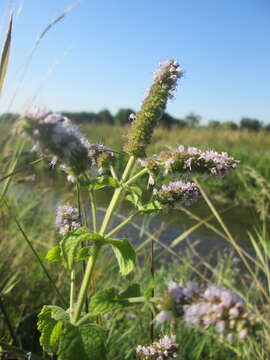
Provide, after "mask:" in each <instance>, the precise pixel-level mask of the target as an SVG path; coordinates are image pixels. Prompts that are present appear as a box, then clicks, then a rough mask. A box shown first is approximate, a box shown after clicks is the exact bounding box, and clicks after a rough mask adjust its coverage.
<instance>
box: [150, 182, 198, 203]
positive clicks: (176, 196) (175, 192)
mask: <svg viewBox="0 0 270 360" xmlns="http://www.w3.org/2000/svg"><path fill="white" fill-rule="evenodd" d="M153 195H154V197H155V198H157V200H158V201H160V202H161V203H162V204H164V205H168V206H173V207H175V206H177V205H180V204H184V205H187V206H188V205H191V204H192V203H194V202H196V201H197V200H199V199H200V190H199V188H198V187H197V185H196V184H195V183H192V182H188V183H184V182H182V181H174V182H170V183H169V185H168V186H166V185H162V187H161V189H159V190H158V189H156V188H155V189H154V190H153Z"/></svg>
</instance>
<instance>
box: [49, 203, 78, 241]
mask: <svg viewBox="0 0 270 360" xmlns="http://www.w3.org/2000/svg"><path fill="white" fill-rule="evenodd" d="M55 225H56V227H57V228H58V232H59V234H61V235H66V234H67V233H68V232H69V231H74V230H76V229H78V228H79V227H81V226H82V225H81V222H80V218H79V211H78V209H77V208H75V207H73V206H71V205H60V206H58V208H57V210H56V219H55Z"/></svg>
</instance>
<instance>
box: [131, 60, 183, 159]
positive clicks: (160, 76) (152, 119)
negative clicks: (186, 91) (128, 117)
mask: <svg viewBox="0 0 270 360" xmlns="http://www.w3.org/2000/svg"><path fill="white" fill-rule="evenodd" d="M182 75H183V71H182V70H181V68H180V66H179V64H178V63H177V62H176V61H174V60H168V61H165V62H163V63H161V67H160V69H158V70H157V71H156V72H155V73H154V83H153V85H152V87H151V89H150V91H149V94H148V95H147V97H146V99H145V100H144V102H143V104H142V107H141V110H140V111H139V112H138V113H137V114H136V117H135V119H134V121H133V123H132V127H131V129H130V133H129V135H128V142H127V144H126V146H125V150H126V151H127V152H128V153H130V154H132V155H133V156H135V157H136V158H140V157H145V149H146V146H147V145H148V144H150V141H151V138H152V134H153V131H154V128H155V126H156V125H157V122H158V121H159V119H160V118H161V116H162V114H163V112H164V110H165V108H166V104H167V100H168V99H169V98H171V97H173V92H174V91H175V89H176V85H177V80H178V79H179V78H180V77H181V76H182Z"/></svg>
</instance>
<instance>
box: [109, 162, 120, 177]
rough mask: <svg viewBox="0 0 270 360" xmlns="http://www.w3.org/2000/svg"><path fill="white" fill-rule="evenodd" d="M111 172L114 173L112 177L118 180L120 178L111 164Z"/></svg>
mask: <svg viewBox="0 0 270 360" xmlns="http://www.w3.org/2000/svg"><path fill="white" fill-rule="evenodd" d="M110 172H111V174H112V177H113V178H114V179H115V180H116V181H119V180H118V177H117V175H116V172H115V170H114V167H113V166H112V165H111V166H110Z"/></svg>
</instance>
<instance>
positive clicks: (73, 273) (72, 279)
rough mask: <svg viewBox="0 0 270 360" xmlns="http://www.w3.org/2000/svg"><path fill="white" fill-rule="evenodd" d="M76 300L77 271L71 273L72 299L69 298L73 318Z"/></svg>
mask: <svg viewBox="0 0 270 360" xmlns="http://www.w3.org/2000/svg"><path fill="white" fill-rule="evenodd" d="M74 299H75V270H72V271H71V273H70V298H69V311H70V317H71V318H72V316H73V310H74V309H73V308H74Z"/></svg>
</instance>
